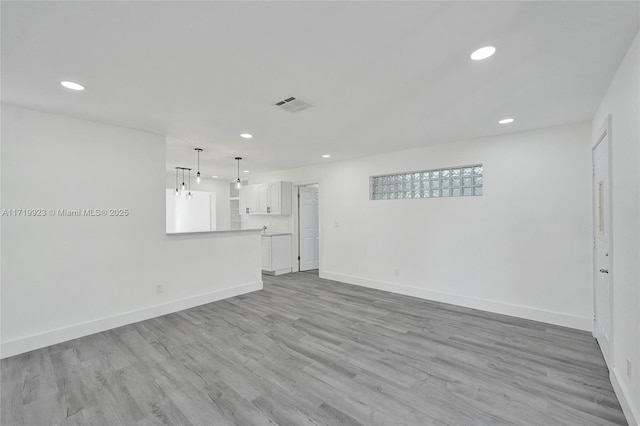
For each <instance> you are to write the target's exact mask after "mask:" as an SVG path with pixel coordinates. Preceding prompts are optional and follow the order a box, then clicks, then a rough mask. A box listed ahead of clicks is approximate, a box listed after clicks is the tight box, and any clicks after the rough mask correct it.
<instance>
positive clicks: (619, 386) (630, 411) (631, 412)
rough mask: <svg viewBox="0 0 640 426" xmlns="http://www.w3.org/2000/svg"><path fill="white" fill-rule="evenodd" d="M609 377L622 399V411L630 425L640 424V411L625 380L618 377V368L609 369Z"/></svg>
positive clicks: (637, 425)
mask: <svg viewBox="0 0 640 426" xmlns="http://www.w3.org/2000/svg"><path fill="white" fill-rule="evenodd" d="M609 379H610V380H611V386H613V390H614V391H615V393H616V396H617V397H618V401H620V406H621V407H622V412H623V413H624V416H625V417H626V418H627V422H628V423H629V426H639V425H640V413H638V412H637V411H636V410H635V408H634V407H635V404H633V403H632V401H633V400H632V399H631V392H630V391H629V390H628V389H627V388H626V387H625V385H624V381H623V380H620V378H619V377H618V369H617V368H612V369H610V370H609Z"/></svg>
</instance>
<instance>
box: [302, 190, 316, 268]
mask: <svg viewBox="0 0 640 426" xmlns="http://www.w3.org/2000/svg"><path fill="white" fill-rule="evenodd" d="M298 197H299V198H298V200H299V206H298V226H299V233H298V236H299V239H300V242H299V245H298V247H299V256H300V270H301V271H309V270H311V269H318V268H319V265H320V226H319V221H318V188H317V187H312V186H301V187H299V188H298Z"/></svg>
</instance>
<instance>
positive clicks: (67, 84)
mask: <svg viewBox="0 0 640 426" xmlns="http://www.w3.org/2000/svg"><path fill="white" fill-rule="evenodd" d="M60 84H62V85H63V86H64V87H66V88H67V89H71V90H84V86H83V85H82V84H80V83H74V82H73V81H61V82H60Z"/></svg>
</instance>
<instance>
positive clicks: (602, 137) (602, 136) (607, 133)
mask: <svg viewBox="0 0 640 426" xmlns="http://www.w3.org/2000/svg"><path fill="white" fill-rule="evenodd" d="M611 122H612V116H611V114H609V115H608V116H607V117H606V118H605V120H604V122H603V123H602V125H601V126H600V129H599V130H598V132H597V133H596V134H595V138H594V144H593V147H592V148H591V215H592V223H591V229H592V242H593V243H592V254H591V259H592V262H593V263H592V265H591V266H592V267H591V270H592V291H593V324H592V331H591V333H592V335H593V337H594V338H595V337H596V303H597V302H596V276H597V275H596V274H597V272H596V269H597V267H596V265H597V263H596V261H597V259H596V238H597V235H596V229H597V225H598V223H597V218H596V208H597V204H596V203H597V200H596V195H595V194H596V191H595V189H596V173H595V150H596V148H597V147H598V145H600V143H602V142H606V143H607V144H608V145H609V149H608V157H609V158H607V165H608V167H607V168H608V176H607V177H608V180H609V182H608V185H607V191H608V193H609V206H608V207H609V208H608V215H607V216H608V217H607V222H606V224H605V226H608V229H609V312H610V313H611V318H610V325H611V330H608V331H610V333H609V348H608V350H609V359H610V360H611V362H612V363H613V362H614V359H615V357H614V344H613V341H614V339H615V336H614V333H613V330H614V316H613V305H614V303H613V296H614V286H613V280H614V267H613V262H614V253H613V193H612V187H613V185H612V175H613V167H612V166H613V163H612V155H611V152H612V150H613V144H612V142H613V139H612V136H611ZM601 350H602V349H601ZM608 367H609V368H610V369H611V368H613V367H614V366H613V365H610V366H608Z"/></svg>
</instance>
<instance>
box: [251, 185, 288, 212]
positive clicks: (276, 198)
mask: <svg viewBox="0 0 640 426" xmlns="http://www.w3.org/2000/svg"><path fill="white" fill-rule="evenodd" d="M240 214H255V215H258V214H263V215H267V214H291V182H271V183H262V184H259V185H249V186H247V187H243V188H241V189H240Z"/></svg>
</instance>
